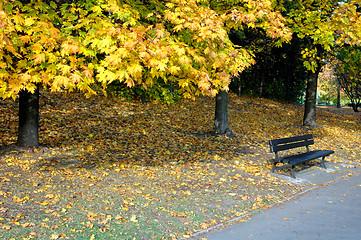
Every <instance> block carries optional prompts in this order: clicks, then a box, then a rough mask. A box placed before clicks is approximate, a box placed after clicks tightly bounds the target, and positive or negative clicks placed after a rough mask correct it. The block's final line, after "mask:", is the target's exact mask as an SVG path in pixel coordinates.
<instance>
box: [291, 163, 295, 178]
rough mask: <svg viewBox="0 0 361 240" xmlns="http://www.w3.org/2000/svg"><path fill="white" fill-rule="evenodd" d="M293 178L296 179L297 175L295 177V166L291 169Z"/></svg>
mask: <svg viewBox="0 0 361 240" xmlns="http://www.w3.org/2000/svg"><path fill="white" fill-rule="evenodd" d="M291 177H292V178H296V175H295V166H294V165H292V168H291Z"/></svg>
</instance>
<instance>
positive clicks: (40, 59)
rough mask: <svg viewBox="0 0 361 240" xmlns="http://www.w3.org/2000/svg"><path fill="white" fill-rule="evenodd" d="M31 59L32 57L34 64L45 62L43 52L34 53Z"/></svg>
mask: <svg viewBox="0 0 361 240" xmlns="http://www.w3.org/2000/svg"><path fill="white" fill-rule="evenodd" d="M33 59H34V64H39V63H42V62H45V54H44V53H39V54H36V55H34V56H33Z"/></svg>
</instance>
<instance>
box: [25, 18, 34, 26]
mask: <svg viewBox="0 0 361 240" xmlns="http://www.w3.org/2000/svg"><path fill="white" fill-rule="evenodd" d="M34 23H35V19H34V18H32V17H30V18H27V19H25V26H31V25H33V24H34Z"/></svg>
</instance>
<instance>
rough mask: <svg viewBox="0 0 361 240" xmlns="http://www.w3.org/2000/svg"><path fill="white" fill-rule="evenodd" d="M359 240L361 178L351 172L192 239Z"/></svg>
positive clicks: (360, 229) (360, 236) (360, 175)
mask: <svg viewBox="0 0 361 240" xmlns="http://www.w3.org/2000/svg"><path fill="white" fill-rule="evenodd" d="M201 238H205V239H208V240H243V239H256V240H273V239H277V240H278V239H280V240H287V239H292V240H294V239H307V240H312V239H317V240H322V239H327V240H340V239H347V240H359V239H361V174H360V171H359V170H357V171H354V172H353V174H352V175H351V176H349V177H345V178H341V179H339V180H338V181H336V182H334V183H331V184H329V185H327V186H323V187H320V188H317V189H315V190H312V191H309V192H307V193H306V194H304V195H302V196H300V197H298V198H296V199H293V200H291V201H288V202H286V203H283V204H280V205H278V206H275V207H272V208H270V209H267V210H265V211H264V212H262V213H259V214H257V215H255V216H253V217H252V219H250V220H248V221H247V222H244V223H237V224H234V225H231V226H229V227H226V228H224V229H221V230H219V231H216V230H213V231H210V232H208V233H206V234H204V235H201V236H197V237H195V238H193V239H201Z"/></svg>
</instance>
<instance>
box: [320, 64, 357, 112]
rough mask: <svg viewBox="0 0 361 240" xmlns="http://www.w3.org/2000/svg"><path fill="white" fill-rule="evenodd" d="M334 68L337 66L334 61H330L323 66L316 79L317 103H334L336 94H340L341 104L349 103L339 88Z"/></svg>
mask: <svg viewBox="0 0 361 240" xmlns="http://www.w3.org/2000/svg"><path fill="white" fill-rule="evenodd" d="M336 69H337V66H336V62H335V61H331V62H329V63H327V64H326V65H325V66H324V67H323V69H322V71H321V73H320V75H319V79H318V80H319V83H320V84H319V87H318V93H319V99H318V103H326V104H330V105H336V104H337V97H338V94H340V104H341V105H346V104H347V103H349V101H350V100H349V99H348V97H347V95H346V94H345V93H344V91H343V90H342V89H341V86H340V84H339V82H338V78H337V75H336ZM338 92H339V93H338Z"/></svg>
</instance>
